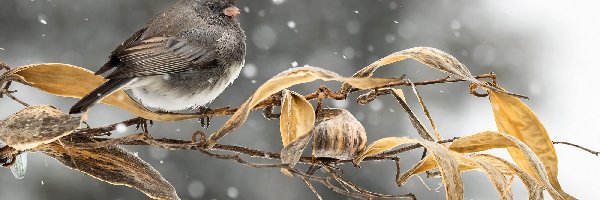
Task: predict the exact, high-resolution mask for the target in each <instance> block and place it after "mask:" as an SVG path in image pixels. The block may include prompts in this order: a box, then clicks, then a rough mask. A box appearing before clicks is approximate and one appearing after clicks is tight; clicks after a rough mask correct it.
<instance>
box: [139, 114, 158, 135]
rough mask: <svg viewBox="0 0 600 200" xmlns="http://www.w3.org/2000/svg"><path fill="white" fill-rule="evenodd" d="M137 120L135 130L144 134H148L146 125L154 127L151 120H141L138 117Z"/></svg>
mask: <svg viewBox="0 0 600 200" xmlns="http://www.w3.org/2000/svg"><path fill="white" fill-rule="evenodd" d="M138 120H139V121H138V122H137V125H136V126H135V129H136V130H140V129H142V131H143V132H144V133H148V124H150V126H153V125H154V122H153V121H152V120H147V119H144V118H141V117H139V118H138Z"/></svg>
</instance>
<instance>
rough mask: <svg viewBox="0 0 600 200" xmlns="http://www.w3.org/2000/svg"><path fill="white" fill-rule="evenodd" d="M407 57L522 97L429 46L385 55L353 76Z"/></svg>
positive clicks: (367, 75) (345, 89) (496, 89)
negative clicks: (500, 87) (480, 79)
mask: <svg viewBox="0 0 600 200" xmlns="http://www.w3.org/2000/svg"><path fill="white" fill-rule="evenodd" d="M408 58H412V59H415V60H417V61H419V62H420V63H423V64H425V65H427V66H429V67H431V68H433V69H437V70H439V71H442V72H444V73H447V74H451V75H454V76H456V77H458V78H460V79H463V80H466V81H470V82H471V83H473V84H476V85H478V86H480V87H484V88H488V89H491V90H494V91H497V92H501V93H506V94H510V95H513V96H518V97H523V98H526V97H524V96H521V95H517V94H512V93H508V92H506V91H504V90H502V89H499V88H496V87H494V86H491V85H488V84H486V83H484V82H481V81H479V80H477V79H476V78H475V77H474V76H473V75H472V74H471V72H469V69H467V67H466V66H465V65H464V64H462V63H460V62H459V61H458V60H457V59H456V58H454V57H453V56H451V55H450V54H448V53H446V52H443V51H440V50H438V49H435V48H431V47H414V48H410V49H406V50H403V51H400V52H396V53H394V54H391V55H389V56H386V57H384V58H382V59H379V60H378V61H376V62H374V63H373V64H371V65H369V66H367V67H365V68H363V69H362V70H360V71H358V72H356V73H355V74H354V76H353V77H357V78H359V77H360V78H365V77H371V76H373V73H374V72H375V71H376V70H377V69H379V68H380V67H382V66H386V65H389V64H392V63H395V62H400V61H403V60H406V59H408ZM350 88H351V86H350V85H348V84H344V86H343V88H342V90H344V91H348V90H349V89H350Z"/></svg>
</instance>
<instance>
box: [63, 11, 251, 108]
mask: <svg viewBox="0 0 600 200" xmlns="http://www.w3.org/2000/svg"><path fill="white" fill-rule="evenodd" d="M240 14H241V11H240V9H238V8H237V7H236V6H235V0H179V1H177V2H176V3H174V4H173V5H172V6H171V7H169V8H168V9H166V10H165V11H163V12H161V13H159V14H158V15H156V16H155V17H154V18H152V19H151V20H150V21H149V22H148V23H147V24H146V25H145V26H144V27H143V28H141V29H140V30H138V31H137V32H135V33H134V34H133V35H132V36H131V37H129V38H128V39H127V40H125V41H124V42H123V43H122V44H120V45H118V46H117V47H116V48H115V50H114V51H112V53H111V54H110V56H109V59H108V61H107V62H106V64H104V65H103V66H102V67H101V68H100V69H99V70H98V71H97V72H96V73H95V74H96V75H101V74H108V75H106V76H105V78H106V79H108V81H106V82H105V83H103V84H102V85H100V86H99V87H98V88H96V89H94V90H93V91H92V92H90V93H89V94H87V95H86V96H84V97H83V98H81V100H79V101H78V102H77V103H75V104H74V105H73V106H72V107H71V109H70V111H69V113H70V114H80V113H84V112H87V111H88V109H89V108H90V107H92V106H94V105H95V104H96V103H97V102H98V101H100V100H102V99H103V98H105V97H106V96H108V95H110V94H111V93H113V92H115V91H117V90H120V89H123V90H129V91H130V93H131V94H132V95H133V97H134V98H135V99H136V100H137V101H138V102H139V103H140V104H141V105H143V106H144V107H146V108H152V109H156V110H158V111H162V112H175V111H182V110H186V109H193V108H200V107H203V106H204V105H206V104H208V103H210V102H211V101H213V100H214V99H215V98H217V97H218V96H219V95H220V94H221V93H222V92H223V91H224V90H225V88H226V87H227V86H228V85H230V84H231V83H233V81H234V80H235V79H236V78H237V77H238V76H239V74H240V72H241V70H242V68H243V66H244V62H245V57H246V43H245V41H246V35H245V33H244V30H243V29H242V28H241V25H240V23H239V21H238V19H237V16H238V15H240ZM108 72H110V73H108ZM203 108H204V107H203Z"/></svg>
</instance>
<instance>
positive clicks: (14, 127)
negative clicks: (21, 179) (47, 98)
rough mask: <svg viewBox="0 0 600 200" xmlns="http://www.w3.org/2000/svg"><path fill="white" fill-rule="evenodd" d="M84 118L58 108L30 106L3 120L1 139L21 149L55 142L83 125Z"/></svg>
mask: <svg viewBox="0 0 600 200" xmlns="http://www.w3.org/2000/svg"><path fill="white" fill-rule="evenodd" d="M80 124H81V117H71V116H69V115H67V114H65V113H63V112H61V111H60V110H58V109H57V108H55V107H52V106H47V105H36V106H30V107H27V108H25V109H23V110H21V111H19V112H17V113H15V114H13V115H11V116H9V117H8V118H7V119H5V120H0V140H2V141H4V142H5V143H6V144H7V145H8V146H11V147H12V148H15V149H17V150H19V151H25V150H29V149H32V148H35V147H37V146H39V145H42V144H48V143H51V142H54V141H56V140H58V139H60V138H61V137H64V136H66V135H69V134H71V133H73V131H74V130H75V129H77V128H79V125H80Z"/></svg>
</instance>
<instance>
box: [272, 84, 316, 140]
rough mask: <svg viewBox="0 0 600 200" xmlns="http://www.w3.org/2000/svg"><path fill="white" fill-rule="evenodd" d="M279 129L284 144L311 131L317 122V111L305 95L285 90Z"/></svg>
mask: <svg viewBox="0 0 600 200" xmlns="http://www.w3.org/2000/svg"><path fill="white" fill-rule="evenodd" d="M279 120H280V122H279V130H280V132H281V140H282V143H283V146H284V147H286V146H287V145H288V144H289V143H290V142H292V141H294V140H296V139H297V138H300V137H302V136H303V135H306V134H308V133H309V132H310V130H311V129H312V128H313V126H314V124H315V112H314V109H313V107H312V105H311V104H310V102H308V101H306V99H304V97H303V96H302V95H300V94H298V93H295V92H290V91H289V90H284V92H283V101H282V103H281V117H280V118H279Z"/></svg>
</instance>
